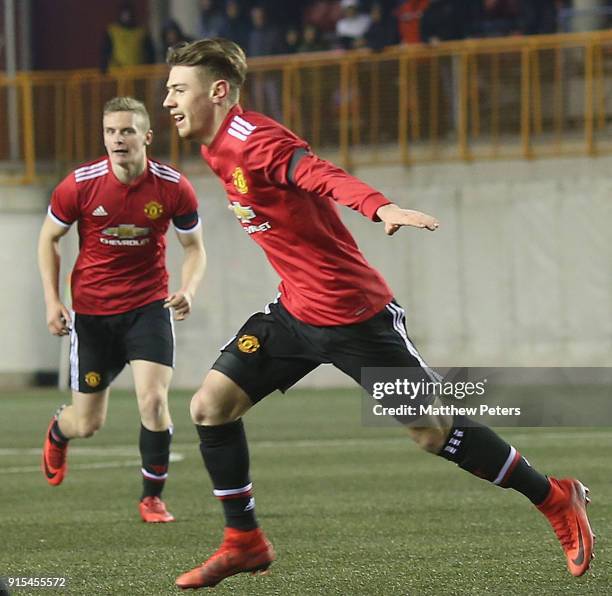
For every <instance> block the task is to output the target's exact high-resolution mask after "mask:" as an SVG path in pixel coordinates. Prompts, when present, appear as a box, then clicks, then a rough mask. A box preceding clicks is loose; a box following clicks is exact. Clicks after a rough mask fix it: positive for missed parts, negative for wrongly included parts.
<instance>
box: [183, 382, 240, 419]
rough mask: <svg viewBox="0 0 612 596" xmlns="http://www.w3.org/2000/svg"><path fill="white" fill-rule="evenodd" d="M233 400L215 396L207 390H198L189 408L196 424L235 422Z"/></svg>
mask: <svg viewBox="0 0 612 596" xmlns="http://www.w3.org/2000/svg"><path fill="white" fill-rule="evenodd" d="M230 402H231V400H229V399H227V398H223V397H215V396H212V395H210V394H209V393H207V392H205V391H202V390H200V391H198V392H197V393H196V394H195V395H194V396H193V398H192V399H191V405H190V408H189V411H190V414H191V420H193V422H194V424H199V425H205V426H217V425H219V424H227V423H228V422H233V420H234V418H233V414H232V413H233V410H234V408H233V404H232V403H230Z"/></svg>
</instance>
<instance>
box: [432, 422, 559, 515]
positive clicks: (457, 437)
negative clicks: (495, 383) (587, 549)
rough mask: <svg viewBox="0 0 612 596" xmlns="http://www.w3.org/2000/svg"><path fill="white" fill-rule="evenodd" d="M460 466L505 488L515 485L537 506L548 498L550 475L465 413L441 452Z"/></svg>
mask: <svg viewBox="0 0 612 596" xmlns="http://www.w3.org/2000/svg"><path fill="white" fill-rule="evenodd" d="M438 455H440V456H441V457H443V458H445V459H448V460H449V461H452V462H455V463H456V464H457V465H458V466H459V467H460V468H462V469H464V470H466V471H468V472H470V473H471V474H474V475H475V476H478V477H479V478H483V479H484V480H488V481H489V482H492V483H493V484H496V485H498V486H501V487H502V488H513V489H514V490H517V491H518V492H520V493H522V494H524V495H525V496H526V497H527V498H528V499H529V500H530V501H531V502H532V503H533V504H534V505H539V504H540V503H542V502H543V501H544V499H546V497H547V496H548V492H549V490H550V484H549V482H548V478H546V476H543V475H542V474H540V473H539V472H538V471H536V470H534V469H533V468H532V467H531V466H530V465H529V462H528V461H527V460H526V459H525V458H524V457H522V456H521V454H520V453H519V452H518V451H517V450H516V449H515V448H514V447H512V445H509V444H508V443H506V442H505V441H504V440H503V439H502V438H501V437H499V435H497V434H496V433H494V432H493V431H492V430H491V429H490V428H488V427H487V426H484V425H482V424H479V423H478V422H474V421H473V420H470V419H468V418H466V417H465V416H455V420H454V424H453V428H452V430H451V432H450V434H449V436H448V439H447V440H446V444H445V445H444V447H443V448H442V450H441V451H440V453H438Z"/></svg>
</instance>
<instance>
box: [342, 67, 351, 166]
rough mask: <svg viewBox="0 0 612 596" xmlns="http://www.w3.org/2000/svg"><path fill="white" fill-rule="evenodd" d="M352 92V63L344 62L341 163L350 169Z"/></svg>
mask: <svg viewBox="0 0 612 596" xmlns="http://www.w3.org/2000/svg"><path fill="white" fill-rule="evenodd" d="M350 92H351V63H350V62H349V61H348V60H346V59H345V60H342V62H341V63H340V163H341V165H342V167H344V168H346V169H350V167H351V153H350V146H349V145H350V128H351V123H350V115H351V113H350V105H351V104H350V101H351V98H350Z"/></svg>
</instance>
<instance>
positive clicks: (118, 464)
mask: <svg viewBox="0 0 612 596" xmlns="http://www.w3.org/2000/svg"><path fill="white" fill-rule="evenodd" d="M183 459H185V456H184V455H183V454H182V453H171V454H170V461H171V462H177V461H182V460H183ZM140 465H142V462H141V461H140V460H139V459H135V460H124V461H101V462H97V463H91V464H72V463H71V464H70V469H71V470H102V469H104V468H131V467H135V466H140ZM29 472H40V466H19V467H14V468H4V469H3V470H2V473H3V474H27V473H29Z"/></svg>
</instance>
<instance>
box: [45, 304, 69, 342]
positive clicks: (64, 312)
mask: <svg viewBox="0 0 612 596" xmlns="http://www.w3.org/2000/svg"><path fill="white" fill-rule="evenodd" d="M71 326H72V320H71V319H70V312H69V311H68V309H67V308H66V307H65V306H64V305H63V304H62V303H61V302H54V303H53V304H48V305H47V328H48V329H49V333H51V335H57V336H58V337H61V336H62V335H68V334H69V333H70V327H71Z"/></svg>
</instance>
